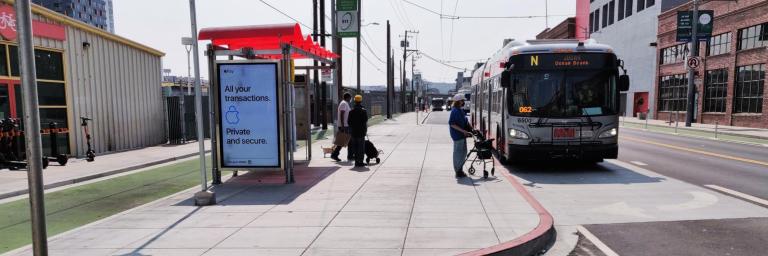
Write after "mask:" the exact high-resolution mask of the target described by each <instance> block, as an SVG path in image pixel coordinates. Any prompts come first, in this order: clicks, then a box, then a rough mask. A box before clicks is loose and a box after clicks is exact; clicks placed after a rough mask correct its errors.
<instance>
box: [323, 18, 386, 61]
mask: <svg viewBox="0 0 768 256" xmlns="http://www.w3.org/2000/svg"><path fill="white" fill-rule="evenodd" d="M324 16H325V18H326V19H327V20H328V21H330V22H331V23H333V21H332V20H331V18H330V17H328V15H327V14H325V15H324ZM361 39H362V37H361ZM341 46H342V47H343V48H345V49H347V50H349V51H351V52H353V53H357V51H356V50H355V49H354V48H352V47H350V46H348V45H346V44H344V43H342V44H341ZM372 53H373V52H372ZM374 56H375V54H374ZM360 57H362V58H363V59H364V60H365V61H366V62H368V63H369V64H371V66H373V68H374V69H376V71H379V73H384V71H381V68H379V67H378V66H377V65H376V64H374V63H373V61H371V60H370V59H368V57H366V56H365V54H363V53H362V52H360ZM375 57H376V58H377V59H379V61H381V58H379V56H375Z"/></svg>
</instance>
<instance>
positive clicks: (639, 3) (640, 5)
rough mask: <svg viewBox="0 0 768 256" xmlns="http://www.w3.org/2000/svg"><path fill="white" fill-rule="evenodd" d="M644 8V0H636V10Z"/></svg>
mask: <svg viewBox="0 0 768 256" xmlns="http://www.w3.org/2000/svg"><path fill="white" fill-rule="evenodd" d="M644 9H645V0H637V12H640V11H642V10H644Z"/></svg>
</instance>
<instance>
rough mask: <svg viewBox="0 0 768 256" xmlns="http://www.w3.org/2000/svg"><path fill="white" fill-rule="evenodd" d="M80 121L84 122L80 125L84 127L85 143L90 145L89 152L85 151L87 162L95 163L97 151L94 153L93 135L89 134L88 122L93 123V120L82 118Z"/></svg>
mask: <svg viewBox="0 0 768 256" xmlns="http://www.w3.org/2000/svg"><path fill="white" fill-rule="evenodd" d="M80 120H82V122H81V123H80V125H81V126H82V127H83V132H84V133H85V141H86V143H87V144H88V150H87V151H85V160H86V161H88V162H93V161H95V160H96V151H93V149H92V148H91V134H90V133H89V132H88V121H91V120H92V119H90V118H87V117H82V116H81V117H80Z"/></svg>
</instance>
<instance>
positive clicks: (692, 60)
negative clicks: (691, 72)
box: [688, 56, 701, 69]
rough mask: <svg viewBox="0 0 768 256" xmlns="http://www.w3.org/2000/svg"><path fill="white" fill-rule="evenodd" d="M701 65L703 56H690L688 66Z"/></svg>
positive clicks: (694, 67) (693, 67)
mask: <svg viewBox="0 0 768 256" xmlns="http://www.w3.org/2000/svg"><path fill="white" fill-rule="evenodd" d="M700 65H701V57H698V56H695V57H690V58H688V67H689V68H692V69H696V68H698V67H699V66H700Z"/></svg>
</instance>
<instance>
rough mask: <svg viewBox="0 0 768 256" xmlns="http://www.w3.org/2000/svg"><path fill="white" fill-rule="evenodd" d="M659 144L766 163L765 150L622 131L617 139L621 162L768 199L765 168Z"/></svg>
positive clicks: (704, 140)
mask: <svg viewBox="0 0 768 256" xmlns="http://www.w3.org/2000/svg"><path fill="white" fill-rule="evenodd" d="M647 142H652V143H656V144H649V143H647ZM658 143H662V144H666V145H672V146H677V147H683V148H687V149H693V150H696V151H704V152H711V153H714V154H718V155H724V156H733V157H736V158H743V159H744V160H754V161H759V162H764V163H768V147H764V146H756V145H746V144H738V143H731V142H722V141H715V140H709V139H699V138H691V137H684V136H675V135H670V134H662V133H652V132H645V131H639V130H633V129H622V130H621V136H620V140H619V160H621V161H624V162H627V163H632V164H634V165H638V164H639V166H640V167H643V168H645V169H649V170H653V171H654V172H657V173H659V174H663V175H665V176H669V177H672V178H676V179H680V180H683V181H686V182H689V183H692V184H696V185H702V186H703V185H718V186H721V187H725V188H729V189H733V190H736V191H739V192H742V193H747V194H750V195H752V196H756V197H760V198H763V199H768V185H766V184H768V171H766V170H768V165H760V164H755V163H750V162H744V161H739V160H733V159H729V158H723V157H717V156H712V155H703V154H700V153H696V152H691V151H682V150H677V149H673V148H668V147H664V146H659V145H658ZM643 164H646V165H643Z"/></svg>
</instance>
